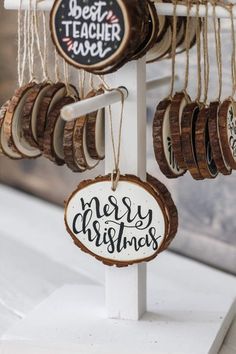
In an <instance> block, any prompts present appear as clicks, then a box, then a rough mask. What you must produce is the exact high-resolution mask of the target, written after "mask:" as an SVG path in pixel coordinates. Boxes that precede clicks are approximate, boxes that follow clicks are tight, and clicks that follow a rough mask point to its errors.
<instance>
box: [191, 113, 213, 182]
mask: <svg viewBox="0 0 236 354" xmlns="http://www.w3.org/2000/svg"><path fill="white" fill-rule="evenodd" d="M208 111H209V108H208V107H202V108H201V110H200V112H199V114H198V118H197V122H196V128H195V145H196V158H197V163H198V167H199V171H200V173H201V175H202V176H203V177H204V178H210V179H212V178H216V176H217V175H218V169H217V167H216V164H215V161H214V159H213V156H212V149H211V143H210V137H209V129H208Z"/></svg>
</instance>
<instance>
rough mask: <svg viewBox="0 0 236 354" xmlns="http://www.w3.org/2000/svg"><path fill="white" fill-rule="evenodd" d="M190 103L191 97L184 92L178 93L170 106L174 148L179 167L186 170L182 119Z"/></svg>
mask: <svg viewBox="0 0 236 354" xmlns="http://www.w3.org/2000/svg"><path fill="white" fill-rule="evenodd" d="M189 102H190V98H189V96H187V95H186V94H185V93H184V92H177V93H176V94H175V95H174V97H173V99H172V101H171V105H170V113H169V115H170V133H171V140H172V146H173V150H174V154H175V158H176V162H177V163H178V166H179V167H180V168H182V169H186V163H185V161H184V156H183V152H182V144H181V119H182V114H183V110H184V107H185V106H186V105H187V104H188V103H189Z"/></svg>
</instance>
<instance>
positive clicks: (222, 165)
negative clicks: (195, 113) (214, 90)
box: [208, 101, 232, 175]
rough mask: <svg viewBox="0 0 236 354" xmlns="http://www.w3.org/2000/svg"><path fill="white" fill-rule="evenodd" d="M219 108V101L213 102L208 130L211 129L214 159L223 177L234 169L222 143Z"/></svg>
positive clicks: (209, 112) (210, 107)
mask: <svg viewBox="0 0 236 354" xmlns="http://www.w3.org/2000/svg"><path fill="white" fill-rule="evenodd" d="M219 107H220V102H219V101H215V102H211V103H210V105H209V111H208V128H209V136H210V143H211V149H212V154H213V158H214V161H215V163H216V166H217V169H218V171H219V172H221V173H222V174H223V175H230V174H231V172H232V169H231V167H230V166H229V164H228V163H227V162H226V160H225V158H224V155H223V151H222V145H221V141H220V133H219Z"/></svg>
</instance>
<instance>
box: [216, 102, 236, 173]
mask: <svg viewBox="0 0 236 354" xmlns="http://www.w3.org/2000/svg"><path fill="white" fill-rule="evenodd" d="M235 109H236V107H235V102H234V101H233V100H232V99H228V100H225V101H224V102H223V103H222V104H221V106H220V108H219V134H220V140H221V147H222V151H223V155H224V158H225V160H226V162H227V164H228V165H229V166H230V167H231V168H233V169H234V170H235V169H236V110H235Z"/></svg>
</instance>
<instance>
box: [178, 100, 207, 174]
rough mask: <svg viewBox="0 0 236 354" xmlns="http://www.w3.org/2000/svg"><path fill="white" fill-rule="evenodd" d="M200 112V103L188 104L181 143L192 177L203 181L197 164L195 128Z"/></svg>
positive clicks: (183, 119) (184, 114) (184, 116)
mask: <svg viewBox="0 0 236 354" xmlns="http://www.w3.org/2000/svg"><path fill="white" fill-rule="evenodd" d="M199 111H200V108H199V104H198V103H196V102H191V103H188V104H187V105H186V106H185V107H184V110H183V114H182V119H181V143H182V152H183V155H184V160H185V163H186V166H187V169H188V171H189V172H190V174H191V176H192V177H193V178H194V179H197V180H199V179H203V176H202V175H201V173H200V171H199V168H198V164H197V159H196V145H195V128H196V121H197V117H198V114H199Z"/></svg>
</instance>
